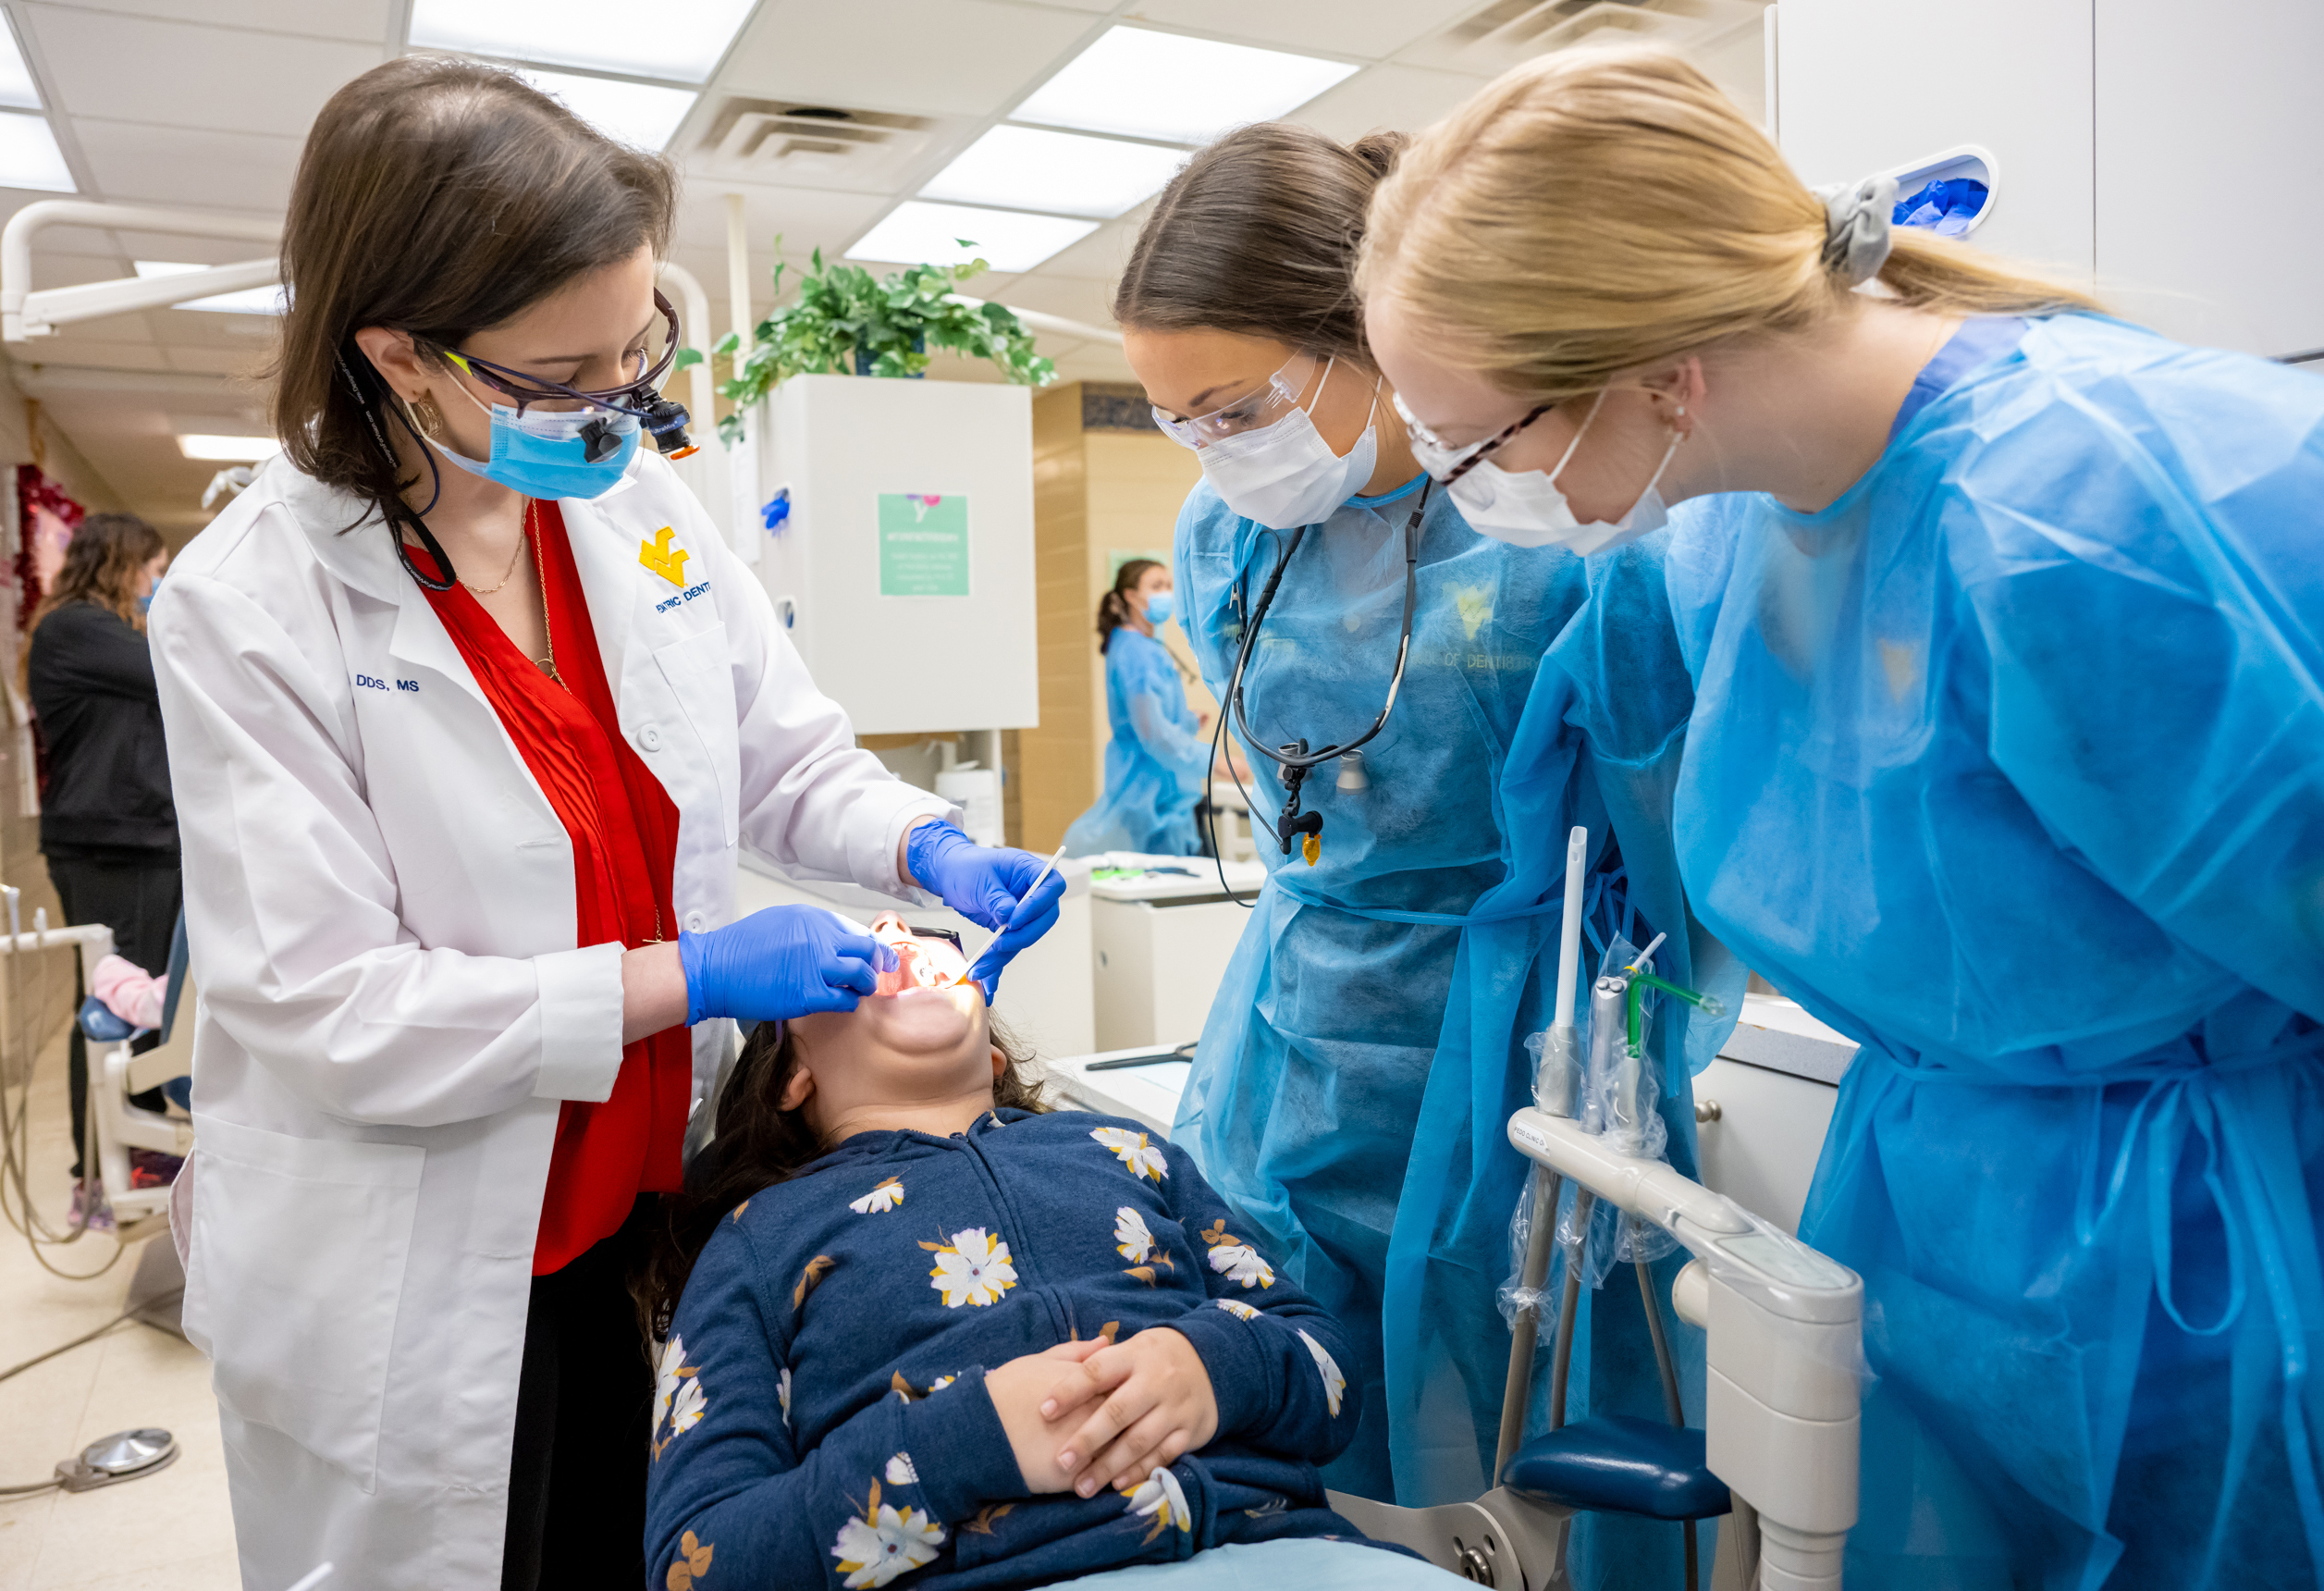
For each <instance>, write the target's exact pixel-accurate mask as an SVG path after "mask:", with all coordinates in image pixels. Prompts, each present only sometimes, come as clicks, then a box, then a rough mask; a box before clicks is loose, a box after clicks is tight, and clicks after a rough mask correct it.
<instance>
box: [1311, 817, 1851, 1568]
mask: <svg viewBox="0 0 2324 1591" xmlns="http://www.w3.org/2000/svg"><path fill="white" fill-rule="evenodd" d="M1584 841H1585V836H1584V834H1583V832H1582V831H1581V830H1579V829H1577V830H1575V831H1574V833H1573V836H1572V840H1571V844H1570V846H1569V849H1568V866H1567V870H1566V877H1567V884H1568V887H1567V893H1566V919H1565V925H1564V926H1565V931H1564V937H1563V943H1562V945H1561V948H1560V956H1559V963H1560V965H1559V971H1560V979H1559V983H1558V990H1559V995H1558V1005H1557V1017H1556V1023H1555V1026H1554V1027H1553V1028H1552V1029H1551V1030H1550V1033H1549V1035H1548V1042H1547V1043H1546V1045H1545V1047H1544V1049H1543V1056H1542V1066H1541V1071H1540V1074H1539V1076H1538V1077H1537V1079H1536V1084H1535V1091H1534V1097H1535V1104H1533V1105H1531V1106H1529V1107H1527V1108H1525V1109H1521V1110H1519V1111H1518V1112H1516V1113H1515V1114H1514V1115H1512V1116H1510V1118H1509V1123H1508V1139H1509V1142H1510V1144H1511V1145H1512V1146H1513V1147H1514V1148H1516V1149H1517V1150H1518V1152H1519V1153H1521V1154H1523V1155H1525V1156H1526V1157H1527V1158H1528V1159H1530V1160H1531V1161H1532V1162H1533V1174H1532V1209H1533V1211H1534V1212H1535V1215H1534V1216H1533V1218H1532V1221H1531V1227H1530V1228H1529V1229H1528V1232H1527V1246H1526V1252H1525V1260H1524V1264H1523V1266H1522V1269H1521V1271H1520V1273H1519V1282H1520V1284H1521V1285H1520V1287H1519V1291H1518V1297H1519V1300H1520V1301H1530V1302H1525V1303H1523V1305H1522V1307H1520V1310H1519V1314H1518V1318H1517V1320H1516V1322H1515V1326H1514V1329H1513V1339H1512V1341H1511V1343H1510V1346H1509V1373H1508V1384H1507V1391H1506V1396H1505V1398H1504V1400H1503V1404H1502V1413H1501V1437H1500V1444H1499V1453H1498V1456H1497V1458H1496V1460H1495V1463H1494V1478H1495V1480H1496V1481H1497V1482H1498V1483H1499V1484H1497V1485H1496V1486H1494V1488H1493V1489H1492V1490H1491V1491H1489V1492H1487V1493H1486V1494H1485V1495H1484V1496H1482V1497H1481V1498H1479V1499H1476V1500H1475V1501H1473V1502H1461V1503H1449V1504H1444V1505H1441V1506H1438V1507H1434V1508H1418V1509H1408V1508H1397V1507H1396V1506H1394V1505H1392V1504H1388V1503H1381V1502H1374V1501H1371V1499H1365V1498H1359V1497H1352V1496H1348V1495H1346V1494H1344V1493H1339V1492H1333V1493H1330V1494H1328V1498H1329V1501H1330V1505H1331V1507H1332V1508H1333V1509H1334V1510H1335V1511H1338V1512H1339V1513H1340V1514H1341V1515H1342V1516H1343V1517H1344V1518H1346V1519H1347V1520H1348V1521H1349V1522H1350V1523H1353V1524H1355V1525H1356V1526H1357V1527H1358V1528H1359V1529H1360V1530H1362V1531H1363V1532H1364V1533H1365V1534H1366V1535H1367V1536H1372V1537H1374V1538H1376V1539H1378V1540H1382V1541H1391V1542H1395V1543H1396V1544H1398V1545H1399V1546H1403V1547H1408V1548H1411V1549H1412V1550H1414V1551H1416V1552H1418V1553H1420V1555H1421V1556H1422V1557H1424V1558H1426V1559H1428V1560H1429V1561H1430V1562H1432V1563H1434V1564H1436V1565H1438V1566H1439V1567H1441V1568H1444V1569H1448V1570H1451V1571H1452V1572H1453V1573H1457V1574H1460V1575H1462V1576H1464V1577H1465V1578H1467V1579H1469V1580H1471V1581H1473V1582H1475V1583H1477V1584H1478V1585H1491V1586H1496V1587H1500V1588H1501V1591H1556V1588H1559V1587H1564V1586H1566V1585H1569V1584H1570V1582H1569V1581H1568V1577H1567V1573H1566V1547H1567V1534H1568V1525H1569V1524H1570V1523H1571V1521H1572V1519H1573V1517H1574V1515H1575V1514H1576V1513H1579V1512H1581V1511H1610V1512H1619V1513H1629V1514H1635V1515H1642V1516H1645V1517H1648V1518H1654V1519H1663V1520H1670V1521H1674V1522H1677V1523H1676V1524H1675V1525H1674V1528H1682V1529H1684V1530H1685V1532H1686V1533H1687V1553H1686V1562H1687V1585H1688V1587H1689V1591H1692V1588H1693V1587H1694V1585H1696V1584H1697V1583H1698V1582H1697V1568H1696V1552H1695V1534H1694V1532H1695V1522H1696V1521H1698V1520H1701V1519H1706V1518H1711V1517H1715V1516H1717V1515H1723V1514H1730V1513H1731V1514H1732V1516H1733V1518H1732V1521H1731V1523H1730V1526H1729V1528H1728V1530H1726V1531H1723V1532H1721V1533H1720V1534H1721V1550H1720V1552H1719V1555H1718V1561H1717V1563H1716V1565H1715V1568H1714V1571H1713V1578H1712V1585H1713V1586H1714V1588H1715V1591H1839V1584H1840V1556H1841V1550H1842V1548H1843V1547H1844V1546H1845V1544H1846V1541H1847V1537H1848V1530H1849V1527H1850V1526H1851V1525H1852V1524H1854V1523H1855V1521H1856V1449H1857V1435H1858V1421H1859V1408H1860V1401H1861V1397H1862V1390H1861V1382H1860V1378H1859V1377H1860V1366H1861V1365H1862V1363H1863V1358H1862V1353H1863V1349H1862V1319H1863V1282H1862V1281H1861V1280H1860V1279H1859V1278H1858V1277H1856V1275H1855V1273H1853V1272H1852V1271H1850V1270H1848V1269H1847V1268H1846V1267H1844V1266H1841V1265H1839V1264H1835V1263H1833V1262H1832V1261H1831V1260H1829V1259H1827V1258H1826V1257H1825V1256H1824V1255H1822V1254H1820V1253H1817V1252H1815V1251H1814V1250H1813V1249H1811V1248H1809V1247H1808V1246H1807V1245H1805V1244H1804V1243H1801V1242H1800V1241H1799V1240H1797V1239H1795V1238H1793V1237H1791V1236H1790V1235H1789V1234H1788V1233H1786V1232H1784V1231H1783V1230H1782V1229H1781V1228H1779V1227H1776V1226H1774V1225H1773V1224H1771V1223H1769V1222H1767V1221H1765V1220H1762V1219H1761V1218H1759V1217H1758V1216H1756V1215H1752V1214H1751V1213H1750V1212H1748V1211H1746V1210H1744V1209H1742V1208H1741V1207H1740V1206H1739V1205H1737V1204H1736V1203H1734V1202H1733V1201H1731V1200H1728V1199H1727V1198H1725V1197H1723V1196H1721V1195H1719V1194H1717V1193H1714V1192H1712V1191H1711V1190H1709V1189H1707V1188H1705V1187H1703V1185H1702V1184H1700V1183H1698V1182H1695V1181H1693V1180H1691V1178H1686V1177H1683V1176H1681V1175H1679V1173H1678V1171H1676V1170H1675V1169H1673V1168H1672V1167H1671V1166H1669V1165H1667V1164H1666V1163H1665V1162H1664V1161H1662V1160H1659V1159H1654V1158H1649V1157H1646V1156H1645V1155H1643V1154H1642V1153H1640V1150H1641V1148H1642V1140H1643V1134H1642V1131H1641V1130H1640V1129H1639V1124H1641V1123H1642V1121H1643V1118H1644V1116H1645V1115H1646V1114H1647V1113H1648V1112H1650V1111H1651V1110H1652V1109H1653V1099H1652V1096H1651V1093H1650V1092H1649V1089H1650V1087H1651V1085H1650V1083H1649V1081H1648V1079H1646V1078H1645V1076H1644V1074H1643V1072H1642V1067H1641V1066H1640V1056H1641V1053H1642V1035H1641V1030H1640V1026H1639V1011H1640V997H1641V995H1642V993H1643V990H1644V989H1645V988H1646V987H1648V986H1652V987H1656V988H1660V989H1663V990H1665V991H1667V992H1668V993H1671V994H1672V995H1675V996H1677V997H1679V998H1683V999H1689V1000H1691V1001H1694V1002H1696V1003H1698V1004H1703V1003H1704V1002H1703V1001H1702V997H1701V996H1698V995H1693V994H1692V993H1690V992H1688V991H1683V990H1678V989H1675V988H1673V987H1672V986H1671V985H1669V984H1666V983H1662V982H1661V981H1659V980H1657V979H1654V977H1653V976H1652V974H1651V973H1647V972H1644V971H1642V968H1640V966H1638V965H1637V964H1633V965H1632V966H1631V967H1629V968H1624V969H1623V970H1622V972H1621V973H1620V974H1617V975H1616V976H1612V977H1606V978H1601V979H1599V980H1598V981H1597V982H1596V983H1595V985H1594V986H1593V987H1592V992H1591V1027H1590V1046H1591V1055H1590V1057H1589V1065H1588V1067H1587V1068H1586V1076H1587V1077H1588V1078H1589V1079H1592V1082H1593V1083H1595V1084H1597V1085H1598V1086H1597V1087H1596V1088H1594V1089H1593V1090H1592V1098H1593V1100H1594V1102H1595V1103H1594V1104H1592V1107H1591V1108H1590V1109H1589V1110H1587V1111H1585V1112H1584V1113H1583V1114H1584V1115H1585V1116H1589V1117H1591V1118H1592V1119H1591V1120H1590V1121H1589V1122H1588V1124H1587V1125H1585V1122H1584V1120H1581V1119H1577V1116H1576V1112H1577V1108H1578V1101H1577V1095H1578V1093H1580V1092H1582V1091H1581V1084H1582V1081H1583V1079H1584V1076H1585V1068H1584V1067H1583V1065H1582V1062H1581V1057H1580V1054H1579V1050H1578V1043H1577V1040H1576V1035H1575V1027H1574V1020H1573V1008H1574V990H1575V982H1576V980H1575V976H1574V972H1575V964H1576V960H1577V958H1578V954H1579V944H1580V913H1581V887H1580V886H1581V875H1582V870H1581V857H1582V855H1583V847H1584ZM1651 950H1652V947H1651V946H1650V947H1649V953H1650V954H1651ZM1644 960H1645V957H1644V956H1641V957H1640V962H1643V961H1644ZM1564 1182H1571V1183H1572V1184H1573V1185H1574V1188H1575V1219H1574V1220H1573V1221H1571V1222H1570V1223H1568V1228H1567V1229H1568V1231H1569V1232H1572V1233H1575V1234H1577V1236H1576V1237H1575V1238H1574V1239H1573V1240H1564V1241H1563V1242H1562V1246H1563V1247H1564V1249H1565V1260H1566V1265H1565V1283H1564V1288H1563V1291H1562V1297H1561V1299H1560V1301H1559V1302H1558V1307H1557V1313H1556V1316H1555V1337H1554V1339H1553V1347H1552V1355H1553V1359H1552V1369H1551V1381H1550V1394H1549V1400H1548V1402H1549V1409H1548V1418H1549V1429H1548V1430H1546V1431H1544V1432H1542V1433H1541V1434H1539V1435H1536V1436H1533V1437H1531V1438H1530V1439H1529V1438H1528V1437H1526V1431H1525V1426H1526V1419H1527V1412H1528V1410H1529V1408H1530V1407H1531V1400H1532V1386H1533V1361H1534V1357H1535V1349H1536V1347H1537V1344H1538V1337H1539V1326H1540V1319H1539V1312H1540V1307H1541V1305H1540V1303H1539V1302H1538V1301H1539V1300H1540V1299H1541V1297H1542V1289H1543V1284H1544V1282H1545V1281H1546V1280H1547V1277H1548V1274H1549V1266H1550V1262H1551V1258H1552V1254H1553V1248H1554V1247H1555V1246H1559V1245H1560V1243H1561V1240H1559V1239H1558V1238H1557V1237H1556V1236H1555V1233H1556V1231H1557V1227H1558V1223H1557V1221H1556V1218H1555V1212H1556V1211H1557V1208H1558V1201H1559V1198H1560V1196H1561V1192H1562V1189H1561V1184H1562V1183H1564ZM1592 1203H1606V1204H1611V1205H1612V1206H1614V1207H1615V1208H1616V1209H1617V1210H1619V1211H1621V1212H1623V1213H1624V1214H1625V1215H1629V1216H1631V1217H1634V1218H1635V1219H1636V1220H1638V1221H1641V1222H1643V1223H1647V1224H1649V1225H1652V1226H1654V1227H1660V1228H1661V1229H1662V1230H1664V1231H1666V1232H1667V1233H1669V1234H1670V1235H1671V1236H1672V1237H1673V1238H1675V1239H1677V1240H1678V1243H1679V1245H1680V1246H1681V1247H1683V1248H1685V1249H1686V1250H1687V1251H1688V1252H1690V1253H1691V1255H1692V1256H1693V1258H1692V1259H1691V1261H1690V1262H1689V1263H1688V1264H1686V1266H1685V1267H1684V1268H1682V1269H1681V1270H1680V1271H1679V1272H1678V1277H1677V1278H1676V1279H1675V1280H1674V1282H1673V1283H1672V1286H1671V1289H1670V1299H1669V1304H1670V1308H1671V1309H1672V1311H1673V1312H1674V1313H1676V1314H1678V1317H1679V1318H1680V1319H1681V1320H1684V1321H1687V1322H1688V1323H1690V1324H1691V1325H1693V1326H1700V1327H1701V1328H1702V1329H1703V1331H1704V1332H1705V1333H1706V1334H1707V1338H1708V1346H1707V1350H1706V1352H1707V1356H1708V1360H1709V1368H1708V1375H1707V1376H1706V1378H1705V1395H1704V1400H1703V1404H1704V1412H1703V1428H1702V1429H1700V1430H1693V1429H1690V1428H1689V1427H1688V1426H1687V1425H1686V1424H1685V1419H1684V1415H1683V1413H1682V1412H1681V1410H1680V1406H1679V1399H1678V1376H1677V1373H1676V1368H1675V1366H1674V1364H1673V1363H1672V1359H1671V1354H1670V1350H1669V1346H1668V1344H1667V1342H1666V1340H1665V1334H1664V1331H1663V1326H1662V1305H1661V1301H1660V1300H1659V1299H1657V1298H1656V1297H1655V1289H1654V1283H1653V1280H1652V1277H1651V1273H1649V1272H1648V1270H1647V1269H1646V1267H1645V1266H1643V1265H1638V1266H1636V1267H1635V1269H1636V1271H1637V1276H1638V1282H1639V1286H1640V1288H1641V1289H1642V1292H1643V1293H1644V1294H1645V1300H1644V1301H1645V1304H1646V1319H1647V1322H1648V1325H1649V1328H1650V1330H1651V1333H1652V1336H1653V1338H1654V1355H1655V1360H1656V1363H1657V1365H1658V1367H1659V1369H1660V1371H1661V1378H1662V1383H1663V1392H1664V1403H1665V1406H1666V1412H1667V1414H1668V1418H1669V1423H1668V1424H1667V1425H1656V1424H1654V1423H1653V1422H1650V1421H1645V1420H1640V1419H1636V1418H1633V1417H1630V1416H1627V1415H1619V1414H1601V1415H1592V1417H1590V1418H1588V1419H1584V1420H1580V1421H1577V1422H1575V1423H1574V1424H1572V1425H1568V1424H1566V1419H1565V1411H1566V1381H1567V1375H1568V1367H1569V1365H1570V1363H1571V1359H1572V1352H1573V1337H1574V1326H1575V1319H1576V1314H1577V1310H1578V1305H1579V1296H1578V1295H1579V1292H1580V1277H1581V1274H1582V1270H1583V1260H1584V1255H1583V1253H1582V1247H1583V1245H1584V1244H1585V1243H1586V1242H1587V1241H1588V1240H1589V1238H1588V1235H1589V1233H1590V1230H1591V1221H1590V1215H1591V1206H1592ZM1606 1285H1609V1286H1612V1285H1617V1283H1616V1278H1615V1277H1611V1276H1610V1277H1608V1278H1607V1284H1606Z"/></svg>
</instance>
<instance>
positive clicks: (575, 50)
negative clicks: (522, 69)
mask: <svg viewBox="0 0 2324 1591" xmlns="http://www.w3.org/2000/svg"><path fill="white" fill-rule="evenodd" d="M751 5H752V0H675V3H670V0H665V3H664V4H662V5H658V6H650V7H646V6H638V5H637V4H635V0H412V31H411V35H410V36H411V40H412V44H413V45H415V46H416V47H418V48H420V49H424V50H457V51H460V52H461V54H463V55H471V56H500V57H502V58H503V59H506V60H511V61H538V62H540V63H541V64H542V65H544V66H552V67H583V68H588V69H590V70H592V71H599V72H620V73H622V74H623V75H624V76H627V77H633V78H670V79H672V80H676V81H678V82H682V83H700V82H707V81H708V80H709V78H710V72H711V70H712V68H715V67H717V65H718V64H719V56H723V55H725V54H726V47H727V45H729V44H730V43H733V41H734V35H735V33H736V31H738V30H740V29H741V27H742V26H743V22H744V19H745V18H747V17H748V16H749V15H750V11H751Z"/></svg>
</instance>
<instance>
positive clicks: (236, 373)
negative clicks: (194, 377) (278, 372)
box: [167, 343, 270, 380]
mask: <svg viewBox="0 0 2324 1591" xmlns="http://www.w3.org/2000/svg"><path fill="white" fill-rule="evenodd" d="M269 351H270V349H269V347H268V345H266V344H264V343H262V344H260V345H259V346H257V347H255V348H187V347H183V346H179V347H173V348H170V349H168V350H167V353H168V355H169V368H170V369H172V370H191V371H193V372H195V373H197V374H199V375H203V376H233V377H235V378H236V379H238V380H240V379H244V378H255V377H256V376H257V375H258V373H259V372H260V371H261V370H262V369H264V366H265V364H266V357H267V354H268V352H269Z"/></svg>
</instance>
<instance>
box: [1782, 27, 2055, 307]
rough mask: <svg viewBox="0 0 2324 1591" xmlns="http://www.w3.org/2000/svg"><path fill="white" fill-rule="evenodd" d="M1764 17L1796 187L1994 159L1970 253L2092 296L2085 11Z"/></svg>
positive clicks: (1784, 142) (1784, 140) (1784, 139)
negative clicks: (1986, 254)
mask: <svg viewBox="0 0 2324 1591" xmlns="http://www.w3.org/2000/svg"><path fill="white" fill-rule="evenodd" d="M1772 15H1773V26H1774V27H1775V30H1776V72H1775V76H1776V107H1777V108H1776V129H1777V139H1778V140H1779V142H1781V143H1782V145H1783V153H1784V155H1785V157H1786V158H1787V159H1789V161H1790V162H1791V166H1792V169H1793V170H1795V171H1797V172H1798V173H1799V174H1800V179H1801V181H1803V182H1805V183H1807V184H1808V185H1809V186H1810V187H1812V188H1813V187H1821V186H1822V185H1824V184H1825V183H1827V182H1853V181H1855V180H1856V179H1859V178H1863V177H1869V176H1871V175H1872V174H1874V173H1875V172H1880V171H1893V170H1895V169H1897V168H1899V167H1900V166H1915V165H1919V164H1920V163H1922V162H1924V161H1925V160H1927V159H1928V158H1929V157H1930V156H1931V155H1934V154H1940V153H1942V152H1943V151H1945V150H1949V149H1957V148H1959V147H1961V145H1963V144H1974V145H1978V146H1980V147H1982V148H1985V149H1988V150H1991V151H1992V152H1993V155H1994V161H1995V165H1996V166H1997V167H1998V177H1999V181H1998V182H1997V183H1996V184H1995V187H1994V205H1993V209H1992V211H1991V213H1990V214H1989V215H1988V216H1986V220H1985V223H1984V224H1983V225H1982V226H1980V227H1979V228H1977V235H1976V241H1977V244H1978V246H1979V247H1981V248H1986V249H1991V250H1993V251H1994V252H1995V253H2002V254H2009V255H2012V256H2014V257H2016V258H2018V259H2021V260H2024V261H2027V262H2029V263H2042V264H2047V265H2049V266H2050V267H2051V268H2053V269H2055V270H2058V271H2060V273H2061V274H2063V275H2065V276H2067V277H2071V278H2072V279H2073V280H2074V281H2076V282H2077V283H2080V284H2083V285H2087V283H2088V282H2089V280H2090V270H2091V259H2092V229H2091V215H2090V163H2091V159H2092V151H2093V136H2094V135H2093V130H2092V124H2091V108H2090V107H2091V98H2090V47H2091V46H2090V38H2091V21H2090V0H2073V3H2072V4H2068V3H2067V0H1952V3H1951V4H1949V5H1947V6H1941V7H1940V6H1929V5H1924V4H1917V3H1915V4H1907V3H1906V0H1782V4H1781V5H1779V6H1777V7H1775V9H1774V11H1773V14H1772Z"/></svg>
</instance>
